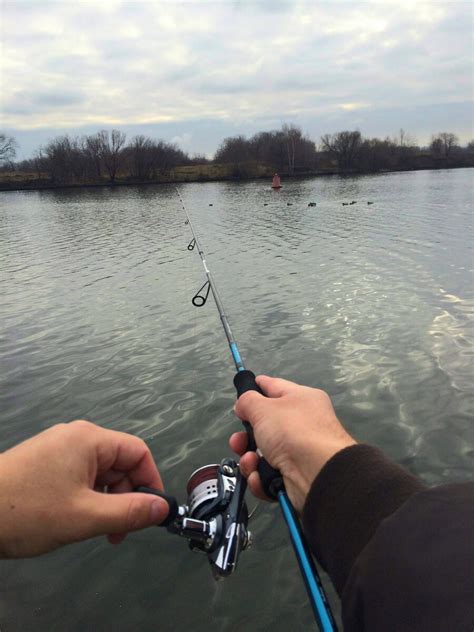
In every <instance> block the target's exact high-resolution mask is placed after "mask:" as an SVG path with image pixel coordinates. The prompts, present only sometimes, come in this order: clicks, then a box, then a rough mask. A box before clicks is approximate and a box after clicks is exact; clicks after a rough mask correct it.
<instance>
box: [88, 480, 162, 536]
mask: <svg viewBox="0 0 474 632" xmlns="http://www.w3.org/2000/svg"><path fill="white" fill-rule="evenodd" d="M168 511H169V507H168V503H167V502H166V501H165V500H164V499H163V498H158V497H157V496H151V495H149V494H139V493H127V494H99V493H97V492H93V491H91V490H87V494H85V497H84V498H83V500H82V506H81V508H80V517H79V519H80V522H81V524H83V525H84V526H83V528H82V529H80V531H81V533H80V534H79V535H80V538H81V539H85V538H88V537H93V536H96V535H106V534H124V533H128V532H129V531H137V530H138V529H144V528H145V527H151V526H153V525H157V524H160V523H161V522H162V521H163V520H164V519H165V518H166V516H167V515H168Z"/></svg>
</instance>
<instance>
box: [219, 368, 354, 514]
mask: <svg viewBox="0 0 474 632" xmlns="http://www.w3.org/2000/svg"><path fill="white" fill-rule="evenodd" d="M257 384H258V386H259V387H260V388H261V390H262V391H263V393H264V394H265V395H266V397H264V396H263V395H261V394H260V393H257V391H247V392H246V393H244V394H243V395H241V396H240V397H239V399H238V400H237V403H236V405H235V408H234V410H235V413H236V414H237V416H238V417H239V418H240V419H242V420H245V421H248V422H249V423H250V424H251V425H252V427H253V431H254V436H255V441H256V443H257V446H258V447H259V449H260V450H261V452H262V454H263V455H264V456H265V459H266V460H267V461H268V463H269V464H270V465H271V466H272V467H274V468H276V469H277V470H280V472H281V473H282V475H283V480H284V483H285V488H286V491H287V492H288V496H289V497H290V500H291V501H292V503H293V506H294V507H295V509H296V510H297V511H298V512H300V513H301V511H302V510H303V506H304V503H305V500H306V496H307V495H308V492H309V489H310V487H311V484H312V483H313V481H314V479H315V478H316V476H317V475H318V474H319V472H320V471H321V469H322V468H323V466H324V465H325V463H327V461H329V459H330V458H331V457H333V456H334V455H335V454H336V453H337V452H339V451H340V450H342V449H344V448H346V447H348V446H350V445H353V444H355V443H356V441H355V440H354V439H353V438H352V437H351V436H350V435H349V434H348V433H347V432H346V430H345V429H344V428H343V426H342V425H341V423H340V421H339V420H338V418H337V417H336V413H335V412H334V408H333V406H332V403H331V400H330V398H329V396H328V395H327V393H325V392H324V391H321V390H319V389H316V388H310V387H308V386H300V385H299V384H295V383H294V382H289V381H287V380H282V379H279V378H272V377H267V376H264V375H260V376H258V377H257ZM229 444H230V447H231V448H232V449H233V450H234V451H235V452H237V454H240V455H242V458H241V459H240V469H241V471H242V473H243V475H244V476H245V477H246V478H247V479H248V485H249V487H250V489H251V491H252V492H253V494H254V495H255V496H257V497H258V498H262V499H267V498H266V496H265V494H264V492H263V489H262V485H261V481H260V476H259V474H258V471H257V467H258V459H259V457H258V455H257V454H256V453H255V452H246V449H247V433H246V432H237V433H235V434H233V435H232V436H231V438H230V441H229ZM267 500H268V499H267Z"/></svg>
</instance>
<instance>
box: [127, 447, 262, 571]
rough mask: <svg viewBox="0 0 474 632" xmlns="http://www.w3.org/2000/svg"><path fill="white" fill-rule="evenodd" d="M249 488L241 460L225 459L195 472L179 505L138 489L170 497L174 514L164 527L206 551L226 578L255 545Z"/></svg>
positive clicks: (196, 548) (156, 491)
mask: <svg viewBox="0 0 474 632" xmlns="http://www.w3.org/2000/svg"><path fill="white" fill-rule="evenodd" d="M245 489H246V481H245V479H244V478H243V476H242V474H241V473H240V470H239V466H238V465H237V463H236V462H235V461H234V460H233V459H224V460H223V461H222V462H221V463H220V465H218V464H211V465H205V466H203V467H200V468H199V469H197V470H196V471H194V472H193V473H192V474H191V476H190V477H189V480H188V483H187V486H186V491H187V504H185V505H179V506H178V504H177V502H176V500H175V499H174V498H173V497H169V496H167V495H166V494H163V493H162V492H159V491H158V490H155V489H151V488H146V487H139V488H137V490H136V491H138V492H145V493H152V494H156V495H157V496H162V497H164V498H165V500H167V502H168V503H169V504H170V514H169V517H168V519H167V520H166V521H165V523H164V524H163V525H162V526H166V527H167V529H168V531H169V532H170V533H173V534H176V535H179V536H181V537H184V538H187V539H188V540H189V547H190V549H191V550H193V551H199V552H202V553H204V554H205V555H206V556H207V559H208V560H209V563H210V565H211V570H212V574H213V576H214V578H215V579H222V578H224V577H227V576H228V575H230V574H232V573H233V572H234V571H235V569H236V567H237V562H238V558H239V555H240V552H241V551H243V550H245V549H246V548H248V547H249V546H250V544H251V533H250V531H249V530H248V528H247V525H248V519H249V516H248V510H247V505H246V503H245V501H244V494H245Z"/></svg>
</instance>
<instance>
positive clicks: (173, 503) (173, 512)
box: [133, 485, 179, 527]
mask: <svg viewBox="0 0 474 632" xmlns="http://www.w3.org/2000/svg"><path fill="white" fill-rule="evenodd" d="M133 491H135V492H140V493H141V494H153V495H154V496H159V497H160V498H163V499H164V500H166V502H167V503H168V506H169V511H168V515H167V516H166V518H165V519H164V520H163V522H161V523H160V524H159V525H157V526H158V527H167V526H168V525H170V524H171V523H172V522H174V520H175V519H176V517H177V515H178V511H179V507H178V501H177V500H176V498H175V497H174V496H170V495H169V494H165V493H164V492H160V490H159V489H155V488H154V487H145V486H144V485H140V486H139V487H135V489H134V490H133Z"/></svg>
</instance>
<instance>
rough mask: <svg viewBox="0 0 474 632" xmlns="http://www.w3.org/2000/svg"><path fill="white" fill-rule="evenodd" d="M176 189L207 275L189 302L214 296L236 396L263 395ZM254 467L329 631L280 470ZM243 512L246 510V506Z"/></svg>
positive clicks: (329, 619) (328, 616)
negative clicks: (277, 510)
mask: <svg viewBox="0 0 474 632" xmlns="http://www.w3.org/2000/svg"><path fill="white" fill-rule="evenodd" d="M176 192H177V194H178V197H179V199H180V201H181V204H182V207H183V211H184V213H185V215H186V222H185V223H186V224H187V225H189V228H190V229H191V233H192V236H193V238H192V240H191V242H190V243H189V244H188V250H190V251H192V250H194V249H195V248H196V249H197V252H198V254H199V256H200V258H201V261H202V265H203V267H204V272H205V274H206V277H207V280H206V282H205V283H204V285H203V286H202V287H201V288H200V289H199V290H198V292H197V293H196V294H195V296H194V297H193V299H192V303H193V305H195V306H196V307H203V306H204V305H205V303H206V301H207V298H208V296H209V292H212V296H213V298H214V302H215V304H216V307H217V311H218V313H219V317H220V319H221V322H222V326H223V329H224V332H225V335H226V338H227V342H228V344H229V348H230V351H231V354H232V358H233V360H234V364H235V368H236V370H237V373H236V375H235V377H234V386H235V388H236V390H237V396H238V397H240V396H241V395H242V394H243V393H245V392H247V391H250V390H253V391H257V392H259V393H260V394H262V395H263V393H262V391H261V389H260V388H259V387H258V385H257V383H256V380H255V375H254V373H252V371H248V370H247V369H246V368H245V366H244V363H243V361H242V358H241V356H240V353H239V349H238V346H237V343H236V340H235V338H234V335H233V333H232V329H231V327H230V324H229V321H228V318H227V315H226V313H225V310H224V305H223V303H222V300H221V298H220V296H219V292H218V290H217V287H216V284H215V281H214V279H213V276H212V274H211V272H210V270H209V267H208V265H207V262H206V255H205V253H204V250H203V248H202V246H201V244H200V242H199V239H198V236H197V233H196V231H195V229H194V226H193V224H192V221H191V218H190V216H189V213H188V210H187V208H186V205H185V203H184V200H183V198H182V197H181V193H180V191H179V189H178V187H176ZM243 424H244V426H245V429H246V431H247V438H248V446H247V449H248V450H251V451H257V445H256V443H255V438H254V435H253V430H252V427H251V425H250V424H249V423H248V422H247V421H244V422H243ZM258 471H259V474H260V477H261V479H262V486H263V489H264V491H265V493H266V494H267V495H268V496H269V497H270V498H272V499H274V500H278V502H279V504H280V508H281V511H282V514H283V517H284V519H285V522H286V524H287V527H288V531H289V534H290V538H291V541H292V544H293V548H294V550H295V554H296V558H297V560H298V564H299V566H300V570H301V574H302V576H303V579H304V582H305V585H306V590H307V592H308V596H309V599H310V602H311V606H312V608H313V611H314V614H315V617H316V621H317V623H318V625H319V628H320V630H321V631H322V632H333V631H335V630H336V629H337V626H336V623H335V620H334V617H333V614H332V612H331V608H330V606H329V602H328V599H327V596H326V594H325V591H324V588H323V585H322V582H321V579H320V577H319V573H318V571H317V569H316V566H315V564H314V561H313V558H312V555H311V553H310V551H309V547H308V544H307V542H306V539H305V537H304V535H303V532H302V529H301V525H300V523H299V520H298V518H297V515H296V512H295V510H294V508H293V506H292V504H291V501H290V499H289V498H288V495H287V493H286V491H285V487H284V484H283V478H282V476H281V473H280V472H278V471H277V470H275V469H274V468H273V467H271V465H269V463H268V462H267V461H266V460H265V459H264V458H263V457H262V456H261V455H260V459H259V466H258ZM236 476H237V484H236V489H237V487H238V488H239V494H238V499H237V501H236V503H237V504H238V505H239V506H240V507H239V509H237V511H236V515H240V512H241V511H242V509H243V508H244V507H245V501H244V495H245V490H246V487H247V484H246V481H245V479H244V477H243V476H242V475H241V474H240V471H239V470H238V467H237V469H236ZM244 513H245V514H246V510H245V512H244Z"/></svg>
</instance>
